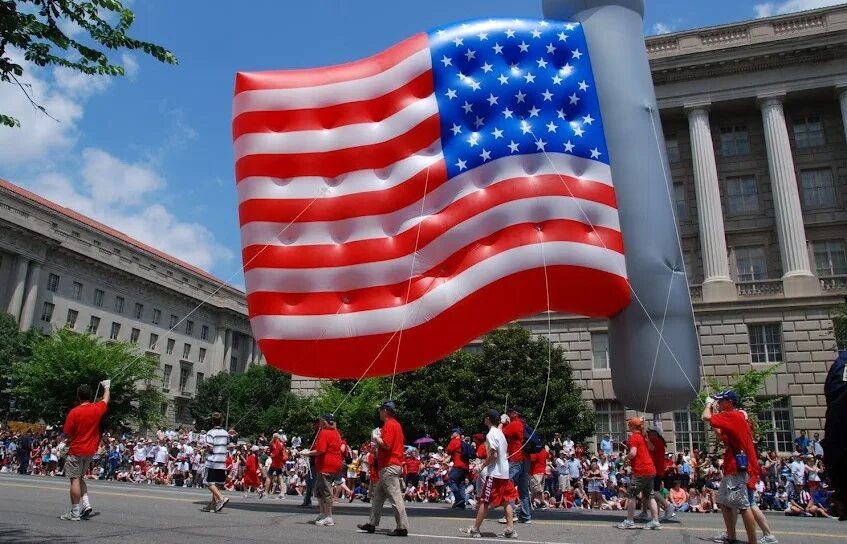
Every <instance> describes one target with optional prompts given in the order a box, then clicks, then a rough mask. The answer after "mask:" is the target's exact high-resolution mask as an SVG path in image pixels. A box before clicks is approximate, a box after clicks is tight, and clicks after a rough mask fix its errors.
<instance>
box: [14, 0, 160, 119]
mask: <svg viewBox="0 0 847 544" xmlns="http://www.w3.org/2000/svg"><path fill="white" fill-rule="evenodd" d="M134 20H135V15H134V14H133V12H132V10H130V9H129V8H127V7H125V6H124V5H123V3H122V2H121V1H120V0H0V82H3V83H7V84H10V85H17V86H18V87H19V88H20V90H21V92H23V93H24V94H25V95H26V96H27V98H28V99H29V100H30V102H32V104H33V106H35V107H36V108H38V109H39V110H41V111H42V112H44V113H45V114H48V112H47V111H46V109H45V108H44V107H43V106H41V105H40V104H38V103H37V102H36V99H35V97H33V96H32V94H31V93H30V89H29V86H28V85H27V84H26V83H25V82H24V81H22V79H21V78H22V76H23V75H24V67H23V65H21V64H19V63H18V62H15V60H14V59H13V57H12V53H13V52H15V51H20V52H23V55H24V58H25V59H26V60H27V61H29V62H31V63H33V64H35V65H36V66H60V67H64V68H68V69H70V70H75V71H78V72H81V73H83V74H88V75H103V76H122V75H124V68H123V66H121V65H119V64H115V63H113V62H112V61H111V60H110V59H109V57H108V55H107V53H106V51H119V50H122V49H126V50H132V51H136V50H137V51H142V52H144V53H146V54H148V55H150V56H151V57H153V58H155V59H156V60H158V61H161V62H165V63H168V64H176V63H177V59H176V57H175V56H174V54H173V53H171V52H170V51H168V50H167V49H165V48H164V47H161V46H159V45H156V44H153V43H149V42H145V41H141V40H137V39H135V38H132V37H130V36H128V35H127V32H129V29H130V27H131V26H132V23H133V22H134ZM68 28H79V29H81V35H80V36H79V38H77V37H76V36H77V34H76V33H75V32H68V31H67V29H68ZM69 34H71V35H69ZM0 124H2V125H6V126H9V127H16V126H20V122H19V121H18V120H17V119H15V118H14V117H11V116H9V115H4V114H3V113H2V112H0Z"/></svg>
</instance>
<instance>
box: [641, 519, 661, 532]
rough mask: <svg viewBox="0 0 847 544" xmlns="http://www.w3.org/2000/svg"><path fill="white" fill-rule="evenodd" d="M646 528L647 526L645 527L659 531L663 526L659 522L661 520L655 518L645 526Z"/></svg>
mask: <svg viewBox="0 0 847 544" xmlns="http://www.w3.org/2000/svg"><path fill="white" fill-rule="evenodd" d="M644 528H645V529H650V530H653V531H657V530H659V529H661V528H662V526H661V524H660V523H659V521H658V520H655V519H654V520H653V521H651V522H650V523H648V524H647V525H645V526H644Z"/></svg>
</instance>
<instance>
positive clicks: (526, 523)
mask: <svg viewBox="0 0 847 544" xmlns="http://www.w3.org/2000/svg"><path fill="white" fill-rule="evenodd" d="M518 523H523V524H524V525H532V520H531V519H520V518H518Z"/></svg>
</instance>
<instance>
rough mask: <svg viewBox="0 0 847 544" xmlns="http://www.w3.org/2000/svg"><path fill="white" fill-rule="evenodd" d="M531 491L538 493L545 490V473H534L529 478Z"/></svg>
mask: <svg viewBox="0 0 847 544" xmlns="http://www.w3.org/2000/svg"><path fill="white" fill-rule="evenodd" d="M529 491H530V493H532V494H533V495H534V494H536V493H539V494H540V493H541V492H542V491H544V475H543V474H533V475H532V477H531V478H530V479H529Z"/></svg>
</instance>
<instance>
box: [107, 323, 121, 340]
mask: <svg viewBox="0 0 847 544" xmlns="http://www.w3.org/2000/svg"><path fill="white" fill-rule="evenodd" d="M120 333H121V324H120V323H112V330H111V331H109V339H110V340H117V339H118V335H119V334H120Z"/></svg>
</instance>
